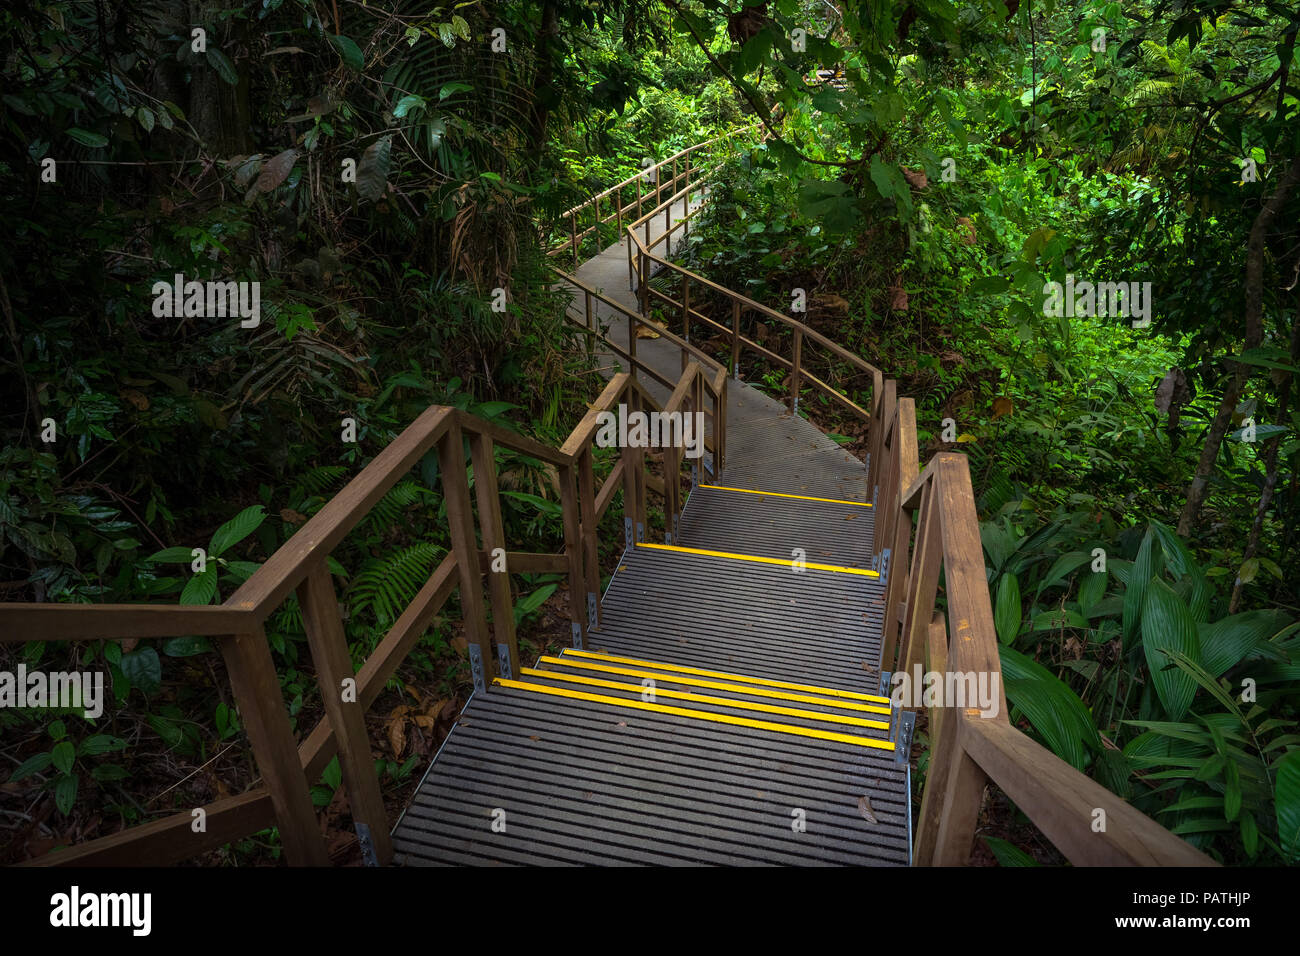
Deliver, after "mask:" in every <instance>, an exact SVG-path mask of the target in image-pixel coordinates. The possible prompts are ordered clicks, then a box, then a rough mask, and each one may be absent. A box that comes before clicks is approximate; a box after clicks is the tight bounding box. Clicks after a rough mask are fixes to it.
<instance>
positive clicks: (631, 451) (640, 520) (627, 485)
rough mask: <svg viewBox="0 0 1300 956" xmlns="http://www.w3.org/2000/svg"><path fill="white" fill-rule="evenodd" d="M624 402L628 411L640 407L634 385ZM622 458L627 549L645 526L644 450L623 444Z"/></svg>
mask: <svg viewBox="0 0 1300 956" xmlns="http://www.w3.org/2000/svg"><path fill="white" fill-rule="evenodd" d="M625 402H626V404H627V410H628V413H629V414H630V413H632V412H634V411H636V410H637V409H639V407H640V396H639V395H638V394H637V391H636V388H635V386H634V387H632V388H629V389H628V390H627V393H626V399H625ZM621 455H622V458H623V535H624V544H625V545H626V547H627V548H628V549H631V548H633V547H635V545H636V543H637V542H638V541H640V540H641V538H642V536H643V534H644V528H645V504H644V495H645V458H644V455H645V451H644V449H641V448H632V447H631V446H629V445H624V446H623V448H622V451H621Z"/></svg>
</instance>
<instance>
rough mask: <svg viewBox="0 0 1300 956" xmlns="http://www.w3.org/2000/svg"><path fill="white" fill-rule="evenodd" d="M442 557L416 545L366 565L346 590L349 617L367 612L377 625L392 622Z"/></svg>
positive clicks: (438, 551) (424, 545) (435, 548)
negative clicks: (372, 616)
mask: <svg viewBox="0 0 1300 956" xmlns="http://www.w3.org/2000/svg"><path fill="white" fill-rule="evenodd" d="M444 553H445V551H444V549H443V548H440V547H438V546H437V545H436V544H428V543H420V544H413V545H411V546H410V547H408V548H403V549H402V550H401V551H397V552H395V553H393V554H390V555H388V556H386V557H383V558H371V559H370V560H368V561H366V563H365V564H364V565H363V566H362V568H361V570H360V571H358V572H357V576H356V577H355V578H354V579H353V581H352V586H351V587H350V588H349V589H348V605H349V608H350V611H351V614H352V616H354V617H355V616H357V615H359V614H362V613H363V612H365V611H370V612H371V613H373V614H374V616H375V620H376V621H377V622H378V623H379V624H381V625H386V624H391V623H392V622H393V621H396V620H397V618H398V617H399V616H400V615H401V613H402V611H403V610H404V609H405V608H406V605H408V604H409V603H411V599H412V598H414V597H415V595H416V593H417V592H419V590H420V588H421V587H423V586H424V582H425V581H426V580H428V578H429V575H430V574H431V573H432V572H433V566H434V562H435V561H437V560H438V559H439V558H440V557H441V556H442V555H443V554H444Z"/></svg>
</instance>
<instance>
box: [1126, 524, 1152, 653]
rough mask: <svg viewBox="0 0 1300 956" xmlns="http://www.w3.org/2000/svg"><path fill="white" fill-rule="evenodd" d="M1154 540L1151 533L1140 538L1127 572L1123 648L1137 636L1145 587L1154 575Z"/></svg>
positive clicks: (1145, 591) (1148, 532)
mask: <svg viewBox="0 0 1300 956" xmlns="http://www.w3.org/2000/svg"><path fill="white" fill-rule="evenodd" d="M1153 547H1154V539H1153V537H1152V533H1151V531H1149V530H1148V531H1147V533H1146V534H1145V535H1144V536H1143V538H1142V545H1141V547H1139V548H1138V556H1137V560H1136V561H1134V562H1133V568H1132V570H1131V571H1130V572H1129V576H1128V582H1127V586H1126V588H1125V590H1124V617H1123V619H1122V621H1123V629H1124V647H1125V648H1128V647H1129V646H1130V644H1131V642H1132V640H1133V637H1134V635H1136V634H1137V629H1138V624H1139V623H1140V622H1141V620H1142V605H1143V601H1144V600H1145V598H1146V593H1147V586H1148V585H1149V584H1150V583H1151V579H1152V577H1153V576H1154V575H1155V558H1154V557H1153V555H1152V549H1153Z"/></svg>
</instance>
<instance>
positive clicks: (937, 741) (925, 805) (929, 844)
mask: <svg viewBox="0 0 1300 956" xmlns="http://www.w3.org/2000/svg"><path fill="white" fill-rule="evenodd" d="M926 649H927V655H926V656H927V662H926V669H927V670H930V671H934V672H936V673H939V674H943V673H946V672H947V670H948V645H947V629H946V626H945V624H944V618H943V614H942V613H940V612H939V611H935V612H934V614H933V616H932V617H931V619H930V627H929V630H928V640H927V644H926ZM909 679H910V677H909ZM917 690H918V688H915V687H914V688H912V693H913V694H915V693H916V692H917ZM953 717H954V713H953V711H952V709H951V708H948V707H943V706H939V707H929V708H926V719H927V726H926V734H927V736H928V737H929V738H930V770H929V775H928V776H927V779H926V786H925V791H924V793H922V794H921V812H920V816H919V817H918V818H917V824H916V843H915V849H914V851H913V853H912V865H913V866H932V865H933V864H934V851H935V840H936V838H937V837H938V835H939V817H940V814H941V813H942V812H943V807H942V806H941V805H940V801H941V799H942V796H943V792H944V790H945V789H946V787H947V782H948V769H949V768H950V767H951V766H952V760H953V757H954V756H955V747H954V746H953V745H954V743H955V742H956V739H957V734H956V729H957V728H956V727H955V726H954V725H953V723H954V722H953Z"/></svg>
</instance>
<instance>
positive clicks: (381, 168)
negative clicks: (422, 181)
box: [357, 136, 393, 202]
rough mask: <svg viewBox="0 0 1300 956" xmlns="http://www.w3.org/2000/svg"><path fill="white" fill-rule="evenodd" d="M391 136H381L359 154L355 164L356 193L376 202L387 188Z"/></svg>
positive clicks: (391, 144) (391, 143)
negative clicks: (359, 156) (358, 160)
mask: <svg viewBox="0 0 1300 956" xmlns="http://www.w3.org/2000/svg"><path fill="white" fill-rule="evenodd" d="M392 148H393V138H392V137H391V136H381V137H380V138H379V139H377V140H375V141H374V142H373V143H371V144H370V145H369V146H368V147H367V148H366V151H365V152H364V153H362V154H361V162H360V163H358V164H357V195H359V196H360V197H361V198H362V199H365V200H367V201H369V202H377V201H378V200H379V198H380V197H381V196H383V194H384V190H386V189H387V188H388V170H389V164H390V156H391V154H392Z"/></svg>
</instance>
